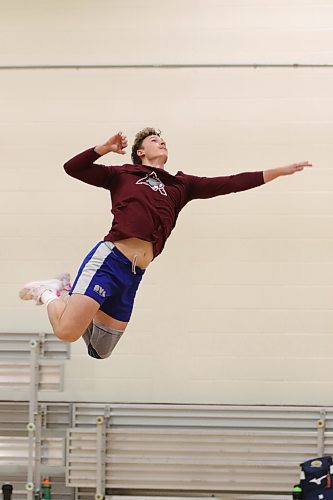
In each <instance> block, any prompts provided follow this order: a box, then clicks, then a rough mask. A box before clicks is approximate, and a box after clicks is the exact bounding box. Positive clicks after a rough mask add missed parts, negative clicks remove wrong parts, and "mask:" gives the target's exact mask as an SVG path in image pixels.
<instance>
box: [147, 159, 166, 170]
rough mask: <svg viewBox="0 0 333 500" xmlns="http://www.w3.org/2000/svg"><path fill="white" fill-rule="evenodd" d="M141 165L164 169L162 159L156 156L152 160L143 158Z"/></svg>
mask: <svg viewBox="0 0 333 500" xmlns="http://www.w3.org/2000/svg"><path fill="white" fill-rule="evenodd" d="M142 165H146V166H147V167H153V168H161V169H162V170H164V161H163V160H161V159H160V158H156V159H154V160H143V162H142Z"/></svg>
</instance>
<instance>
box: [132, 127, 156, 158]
mask: <svg viewBox="0 0 333 500" xmlns="http://www.w3.org/2000/svg"><path fill="white" fill-rule="evenodd" d="M150 135H158V136H160V135H161V131H160V130H158V129H156V128H153V127H146V128H144V129H142V130H140V132H138V133H137V134H136V136H135V138H134V143H133V146H132V162H133V163H134V165H142V160H141V158H140V156H138V155H137V151H138V149H140V148H141V146H142V142H143V141H144V139H145V138H146V137H149V136H150Z"/></svg>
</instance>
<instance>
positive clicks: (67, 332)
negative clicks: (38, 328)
mask: <svg viewBox="0 0 333 500" xmlns="http://www.w3.org/2000/svg"><path fill="white" fill-rule="evenodd" d="M54 333H55V334H56V336H57V337H58V338H59V339H60V340H62V341H63V342H69V343H72V342H75V341H76V340H77V339H79V338H80V337H81V336H82V333H84V332H82V331H80V330H78V329H77V328H75V327H68V326H59V327H57V328H55V330H54Z"/></svg>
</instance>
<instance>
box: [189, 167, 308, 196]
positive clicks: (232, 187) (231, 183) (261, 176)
mask: <svg viewBox="0 0 333 500" xmlns="http://www.w3.org/2000/svg"><path fill="white" fill-rule="evenodd" d="M310 166H311V164H310V163H309V162H307V161H303V162H301V163H293V164H292V165H288V166H286V167H278V168H272V169H269V170H264V171H259V172H242V173H240V174H235V175H228V176H223V177H197V176H194V175H186V178H187V182H188V186H189V188H188V200H187V201H190V200H191V199H192V200H193V199H196V198H201V199H203V198H213V197H215V196H220V195H224V194H229V193H238V192H239V191H246V190H247V189H253V188H255V187H258V186H261V185H262V184H266V183H267V182H270V181H272V180H274V179H276V178H277V177H280V176H282V175H291V174H294V173H295V172H299V171H301V170H303V169H304V167H310Z"/></svg>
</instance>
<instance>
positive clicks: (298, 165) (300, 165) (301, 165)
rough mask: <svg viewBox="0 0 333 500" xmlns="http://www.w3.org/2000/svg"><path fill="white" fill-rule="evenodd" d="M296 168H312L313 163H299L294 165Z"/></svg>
mask: <svg viewBox="0 0 333 500" xmlns="http://www.w3.org/2000/svg"><path fill="white" fill-rule="evenodd" d="M294 167H302V168H304V167H312V163H309V162H308V161H301V162H299V163H294Z"/></svg>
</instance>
